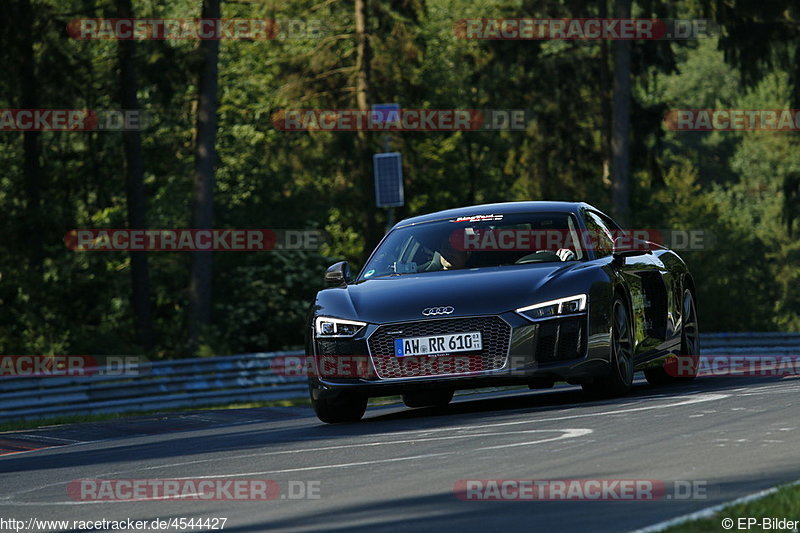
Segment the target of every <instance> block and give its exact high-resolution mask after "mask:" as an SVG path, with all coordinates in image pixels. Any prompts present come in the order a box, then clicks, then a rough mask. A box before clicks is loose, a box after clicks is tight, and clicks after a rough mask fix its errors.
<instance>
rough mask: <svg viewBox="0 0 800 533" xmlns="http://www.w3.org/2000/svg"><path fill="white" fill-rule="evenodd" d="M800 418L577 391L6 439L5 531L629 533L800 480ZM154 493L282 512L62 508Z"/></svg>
mask: <svg viewBox="0 0 800 533" xmlns="http://www.w3.org/2000/svg"><path fill="white" fill-rule="evenodd" d="M799 411H800V379H795V378H782V379H781V378H757V377H725V378H702V379H698V380H696V381H694V382H691V383H687V384H679V385H674V386H669V387H658V388H656V387H651V386H649V385H647V384H646V383H644V382H642V381H637V385H636V387H635V389H634V391H633V392H632V394H631V395H629V396H627V397H625V398H621V399H617V400H606V401H589V400H586V399H585V398H584V397H583V396H582V394H581V392H580V390H579V389H578V388H577V387H566V386H565V387H561V388H556V389H553V390H548V391H530V392H529V391H524V392H512V393H509V392H505V393H500V394H498V393H494V394H488V395H479V396H465V397H457V398H456V401H454V403H453V404H451V405H450V406H449V407H447V408H443V409H438V408H437V409H416V410H411V409H406V408H404V407H398V406H389V407H377V408H374V407H373V408H369V409H368V410H367V414H366V416H365V419H364V420H363V421H362V422H361V423H357V424H347V425H325V424H322V423H320V422H319V421H318V420H317V419H316V417H314V416H313V413H312V412H311V411H310V409H305V408H264V409H249V410H232V411H208V412H197V413H188V414H187V413H179V414H170V415H163V416H158V417H148V418H142V419H135V420H130V421H111V422H102V423H93V424H84V425H80V426H64V427H56V428H50V429H40V430H36V431H22V432H18V433H6V434H0V447H2V446H4V445H5V450H6V451H7V452H9V453H7V454H6V455H2V456H0V516H2V517H5V518H8V517H14V518H16V519H20V520H27V519H28V518H29V517H36V518H42V519H68V520H101V519H107V520H120V519H127V518H131V519H134V520H153V519H156V518H160V519H169V518H172V517H186V518H199V517H218V518H219V517H225V518H227V522H226V525H225V529H224V530H225V531H231V532H243V531H268V530H292V531H305V530H328V531H390V530H395V531H396V530H402V531H407V530H433V531H436V530H439V531H451V530H458V531H462V532H463V531H503V530H504V531H511V530H512V528H513V530H524V531H630V530H634V529H637V528H643V527H646V526H648V525H650V524H653V523H657V522H660V521H663V520H667V519H670V518H672V517H675V516H678V515H683V514H686V513H690V512H693V511H697V510H700V509H703V508H705V507H709V506H712V505H715V504H718V503H721V502H724V501H728V500H732V499H735V498H738V497H741V496H743V495H746V494H749V493H752V492H756V491H758V490H761V489H765V488H768V487H771V486H774V485H776V484H780V483H786V482H791V481H794V480H797V479H798V478H800V446H798V442H800V439H799V438H798V434H799V433H800V414H799ZM4 443H5V444H4ZM37 448H38V449H37ZM21 450H27V451H21ZM151 478H154V479H175V478H191V479H198V478H202V479H213V478H226V479H229V478H246V479H255V478H258V479H270V480H275V481H276V482H278V485H279V486H280V487H281V491H282V495H281V496H282V497H281V496H278V497H276V498H275V499H273V500H270V501H204V500H197V499H192V500H183V501H174V500H173V501H168V500H163V499H159V500H152V499H151V500H146V501H134V502H131V501H127V502H109V501H91V500H81V499H74V498H72V497H70V496H69V495H68V491H67V487H68V486H69V483H70V481H73V480H79V479H151ZM466 479H537V480H561V479H608V480H613V479H647V480H662V481H665V482H674V481H676V480H681V481H691V482H699V483H700V485H702V486H704V487H705V488H706V493H705V497H696V498H694V499H676V498H668V497H664V498H660V499H658V500H656V501H586V500H583V501H575V500H572V501H464V500H462V499H459V498H457V497H455V496H454V486H455V484H456V483H457V482H458V481H459V480H466ZM290 481H291V482H297V483H294V486H295V490H297V487H298V486H301V485H300V484H299V482H301V481H302V482H304V483H305V482H311V484H310V485H308V484H304V485H302V486H303V487H306V490H318V495H319V497H318V498H315V499H307V498H303V499H292V498H289V497H288V496H291V495H292V494H289V493H288V491H289V482H290ZM314 482H318V484H315V483H314ZM312 487H317V488H316V489H312ZM293 494H294V495H296V494H299V493H297V492H295V493H293ZM795 518H796V517H795ZM69 529H71V528H69ZM171 531H175V529H171Z"/></svg>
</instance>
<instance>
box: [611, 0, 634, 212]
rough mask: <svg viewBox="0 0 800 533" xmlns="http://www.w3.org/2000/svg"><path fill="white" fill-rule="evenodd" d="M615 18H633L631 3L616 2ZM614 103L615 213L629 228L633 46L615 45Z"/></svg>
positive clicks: (613, 166) (612, 145)
mask: <svg viewBox="0 0 800 533" xmlns="http://www.w3.org/2000/svg"><path fill="white" fill-rule="evenodd" d="M615 16H616V17H617V18H624V19H628V18H630V17H631V0H615ZM613 49H614V103H613V106H614V108H613V115H614V116H613V124H612V129H613V133H612V138H611V150H612V152H613V158H612V166H611V172H612V176H613V183H614V187H613V192H614V195H613V198H614V213H615V215H616V217H617V219H618V221H619V223H620V224H627V223H628V222H629V218H630V211H631V169H630V129H631V42H630V41H627V40H620V41H614V44H613Z"/></svg>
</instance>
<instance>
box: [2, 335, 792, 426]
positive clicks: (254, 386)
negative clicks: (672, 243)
mask: <svg viewBox="0 0 800 533" xmlns="http://www.w3.org/2000/svg"><path fill="white" fill-rule="evenodd" d="M700 346H701V351H702V353H705V354H731V355H734V354H753V355H758V354H772V355H781V354H794V355H800V333H709V334H702V335H701V336H700ZM302 355H303V352H301V351H285V352H270V353H252V354H244V355H235V356H224V357H211V358H201V359H177V360H174V361H157V362H152V363H147V364H146V365H145V367H144V369H143V372H142V373H141V374H139V375H135V376H131V375H120V376H107V375H106V376H100V375H92V376H86V377H46V378H45V377H35V378H34V377H31V378H3V379H0V422H2V421H9V420H25V419H44V418H52V417H55V416H65V415H71V414H81V415H84V414H103V413H130V412H136V411H152V410H159V409H175V408H195V407H198V408H199V407H207V406H211V405H220V404H227V403H245V402H259V401H268V400H286V399H293V398H302V397H305V396H306V394H307V385H306V378H305V376H303V375H286V374H298V373H299V372H296V371H295V372H281V368H282V363H283V362H284V361H283V359H282V358H284V357H287V356H291V357H297V356H302ZM295 361H297V360H296V359H295ZM294 370H297V369H294Z"/></svg>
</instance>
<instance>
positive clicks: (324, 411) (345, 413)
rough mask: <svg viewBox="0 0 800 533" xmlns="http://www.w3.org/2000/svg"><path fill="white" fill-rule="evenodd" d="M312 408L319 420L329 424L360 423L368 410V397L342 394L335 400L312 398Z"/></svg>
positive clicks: (334, 398)
mask: <svg viewBox="0 0 800 533" xmlns="http://www.w3.org/2000/svg"><path fill="white" fill-rule="evenodd" d="M311 406H312V407H314V412H315V413H316V414H317V418H319V419H320V420H321V421H323V422H326V423H328V424H340V423H342V422H358V421H359V420H361V417H362V416H364V411H366V410H367V397H366V396H361V395H356V394H347V393H342V394H340V395H339V396H336V397H333V398H320V399H317V400H315V399H314V397H313V396H312V397H311Z"/></svg>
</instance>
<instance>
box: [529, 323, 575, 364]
mask: <svg viewBox="0 0 800 533" xmlns="http://www.w3.org/2000/svg"><path fill="white" fill-rule="evenodd" d="M585 322H586V318H584V317H580V318H567V319H561V320H553V321H548V322H542V323H541V324H540V325H539V331H538V333H537V335H536V337H537V343H536V360H537V361H538V362H540V363H552V362H555V361H569V360H570V359H576V358H578V357H580V356H581V354H582V353H583V342H584V340H585V339H584V337H585V335H584V334H583V332H584V323H585Z"/></svg>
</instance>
